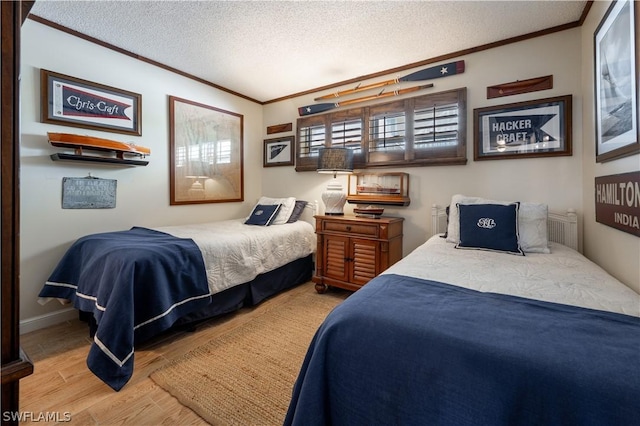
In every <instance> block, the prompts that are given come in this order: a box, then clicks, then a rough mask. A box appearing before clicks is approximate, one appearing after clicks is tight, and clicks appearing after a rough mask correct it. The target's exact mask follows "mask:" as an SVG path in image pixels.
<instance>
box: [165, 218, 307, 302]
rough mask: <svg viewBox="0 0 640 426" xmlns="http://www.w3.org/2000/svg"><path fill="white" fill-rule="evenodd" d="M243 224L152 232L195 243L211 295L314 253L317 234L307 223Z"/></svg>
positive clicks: (235, 221)
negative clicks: (202, 260) (163, 233)
mask: <svg viewBox="0 0 640 426" xmlns="http://www.w3.org/2000/svg"><path fill="white" fill-rule="evenodd" d="M243 222H244V219H232V220H225V221H219V222H210V223H201V224H193V225H180V226H165V227H159V228H153V229H155V230H157V231H162V232H166V233H168V234H171V235H173V236H175V237H179V238H191V239H193V241H195V243H196V244H197V245H198V247H199V248H200V251H201V252H202V258H203V259H204V264H205V267H206V269H207V279H208V281H209V290H210V291H211V294H215V293H218V292H220V291H222V290H225V289H227V288H230V287H233V286H235V285H238V284H242V283H246V282H248V281H251V280H252V279H254V278H255V277H256V276H258V275H259V274H262V273H264V272H268V271H271V270H273V269H276V268H279V267H280V266H283V265H285V264H287V263H289V262H292V261H294V260H296V259H299V258H302V257H305V256H308V255H309V254H311V253H313V252H315V249H316V235H315V232H314V229H313V226H312V225H311V224H310V223H308V222H305V221H303V220H299V221H297V222H294V223H287V224H283V225H273V226H255V225H245V224H244V223H243Z"/></svg>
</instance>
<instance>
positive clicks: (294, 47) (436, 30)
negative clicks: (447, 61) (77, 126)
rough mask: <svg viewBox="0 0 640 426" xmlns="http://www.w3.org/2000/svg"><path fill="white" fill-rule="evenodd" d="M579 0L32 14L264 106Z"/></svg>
mask: <svg viewBox="0 0 640 426" xmlns="http://www.w3.org/2000/svg"><path fill="white" fill-rule="evenodd" d="M586 3H587V2H586V1H57V0H56V1H49V0H37V1H36V3H35V5H34V7H33V9H32V10H31V13H32V14H34V15H37V16H39V17H41V18H44V19H46V20H49V21H52V22H54V23H57V24H60V25H62V26H64V27H67V28H70V29H72V30H75V31H79V32H81V33H83V34H86V35H88V36H91V37H94V38H96V39H99V40H101V41H104V42H106V43H109V44H111V45H114V46H117V47H119V48H122V49H124V50H127V51H129V52H131V53H134V54H137V55H140V56H143V57H145V58H148V59H151V60H154V61H157V62H159V63H162V64H165V65H168V66H170V67H173V68H175V69H178V70H180V71H183V72H186V73H189V74H191V75H193V76H196V77H199V78H202V79H204V80H206V81H209V82H211V83H213V84H216V85H218V86H222V87H224V88H226V89H229V90H232V91H235V92H237V93H241V94H243V95H245V96H247V97H249V98H252V99H255V100H258V101H261V102H264V101H269V100H273V99H277V98H280V97H285V96H289V95H292V94H295V93H300V92H304V91H308V90H311V89H314V88H317V87H323V86H327V85H331V84H334V83H337V82H341V81H345V80H351V79H354V78H358V77H360V76H365V75H369V74H374V73H379V72H381V71H385V70H390V69H393V68H397V67H401V66H403V65H406V64H412V63H415V62H420V61H425V60H428V59H430V58H434V57H438V56H441V55H445V54H448V53H452V52H457V51H460V50H464V49H469V48H473V47H476V46H480V45H483V44H487V43H492V42H496V41H500V40H504V39H508V38H512V37H516V36H520V35H523V34H528V33H532V32H535V31H539V30H544V29H548V28H552V27H555V26H558V25H562V24H566V23H570V22H575V21H578V20H579V19H580V16H581V14H582V12H583V10H584V8H585V5H586Z"/></svg>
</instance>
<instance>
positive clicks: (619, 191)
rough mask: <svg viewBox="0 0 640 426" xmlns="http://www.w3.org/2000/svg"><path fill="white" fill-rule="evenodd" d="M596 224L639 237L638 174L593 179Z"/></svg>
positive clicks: (639, 180)
mask: <svg viewBox="0 0 640 426" xmlns="http://www.w3.org/2000/svg"><path fill="white" fill-rule="evenodd" d="M595 198H596V222H600V223H602V224H604V225H607V226H610V227H612V228H615V229H619V230H620V231H624V232H628V233H629V234H633V235H635V236H636V237H640V172H630V173H622V174H618V175H609V176H598V177H596V178H595Z"/></svg>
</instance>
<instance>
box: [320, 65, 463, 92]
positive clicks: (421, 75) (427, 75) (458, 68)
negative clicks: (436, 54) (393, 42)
mask: <svg viewBox="0 0 640 426" xmlns="http://www.w3.org/2000/svg"><path fill="white" fill-rule="evenodd" d="M463 72H464V61H455V62H449V63H448V64H442V65H437V66H435V67H429V68H425V69H423V70H420V71H416V72H413V73H411V74H409V75H405V76H404V77H398V78H394V79H392V80H385V81H380V82H378V83H371V84H367V85H365V86H361V85H359V84H358V85H357V86H356V87H354V88H353V89H348V90H342V91H340V92H336V93H332V94H329V95H324V96H320V97H319V98H315V99H314V101H321V100H324V99H331V98H338V97H340V96H344V95H351V94H353V93H358V92H362V91H365V90H368V89H375V88H377V87H382V86H388V85H390V84H396V83H400V82H403V81H422V80H433V79H434V78H440V77H446V76H449V75H455V74H462V73H463Z"/></svg>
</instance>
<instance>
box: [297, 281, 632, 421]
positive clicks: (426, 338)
mask: <svg viewBox="0 0 640 426" xmlns="http://www.w3.org/2000/svg"><path fill="white" fill-rule="evenodd" d="M639 398H640V318H636V317H631V316H627V315H620V314H613V313H607V312H601V311H596V310H591V309H584V308H577V307H572V306H566V305H560V304H553V303H546V302H537V301H533V300H528V299H523V298H519V297H514V296H506V295H499V294H491V293H481V292H477V291H473V290H468V289H463V288H459V287H455V286H451V285H447V284H442V283H437V282H432V281H426V280H420V279H416V278H409V277H403V276H398V275H382V276H379V277H377V278H375V279H374V280H372V281H370V282H369V283H368V284H367V285H366V286H364V287H363V288H362V289H360V290H358V291H357V292H355V293H354V294H353V295H351V296H350V297H349V298H348V299H347V300H345V302H343V303H342V304H341V305H339V306H338V307H336V308H335V309H334V310H333V311H332V312H331V314H329V316H328V317H327V319H326V320H325V322H324V323H323V325H322V326H321V327H320V328H319V330H318V331H317V333H316V335H315V337H314V339H313V341H312V343H311V346H310V348H309V351H308V353H307V356H306V358H305V361H304V364H303V366H302V369H301V372H300V375H299V377H298V380H297V382H296V384H295V387H294V391H293V398H292V401H291V404H290V406H289V410H288V413H287V417H286V420H285V424H286V425H304V426H310V425H328V424H331V425H349V426H357V425H373V424H378V425H455V426H464V425H532V426H533V425H536V426H539V425H545V426H548V425H598V426H603V425H616V426H619V425H640V403H639V401H640V399H639Z"/></svg>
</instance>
